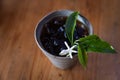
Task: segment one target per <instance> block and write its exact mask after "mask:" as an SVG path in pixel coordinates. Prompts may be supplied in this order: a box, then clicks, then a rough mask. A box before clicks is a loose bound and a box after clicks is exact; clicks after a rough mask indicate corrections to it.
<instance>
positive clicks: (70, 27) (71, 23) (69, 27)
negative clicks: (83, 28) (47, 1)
mask: <svg viewBox="0 0 120 80" xmlns="http://www.w3.org/2000/svg"><path fill="white" fill-rule="evenodd" d="M78 14H79V13H78V12H73V13H72V14H71V15H70V16H69V17H68V18H67V21H66V24H65V25H66V27H65V32H66V34H67V37H68V39H69V41H70V43H71V45H73V35H74V30H75V26H76V19H77V16H78Z"/></svg>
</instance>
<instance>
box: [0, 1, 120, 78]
mask: <svg viewBox="0 0 120 80" xmlns="http://www.w3.org/2000/svg"><path fill="white" fill-rule="evenodd" d="M119 7H120V0H0V80H120V54H119V53H120V8H119ZM60 9H70V10H77V11H80V13H81V14H83V15H84V16H86V17H87V18H88V20H89V21H90V22H91V23H92V25H93V27H94V33H95V34H97V35H99V36H100V37H101V38H103V39H104V40H106V41H108V42H109V43H110V44H112V45H113V46H114V47H115V49H116V51H117V52H118V54H96V53H93V54H92V53H90V54H89V61H88V66H87V69H86V70H84V69H83V68H82V67H81V65H80V64H79V63H77V65H75V66H74V67H73V68H71V69H68V70H60V69H58V68H56V67H54V66H53V65H52V64H51V63H50V61H49V60H48V59H47V58H46V56H44V55H43V54H42V52H41V50H40V49H39V48H38V46H37V45H36V43H35V40H34V29H35V27H36V24H37V22H38V21H39V20H40V19H41V18H42V17H43V16H45V15H46V14H48V13H49V12H51V11H54V10H60Z"/></svg>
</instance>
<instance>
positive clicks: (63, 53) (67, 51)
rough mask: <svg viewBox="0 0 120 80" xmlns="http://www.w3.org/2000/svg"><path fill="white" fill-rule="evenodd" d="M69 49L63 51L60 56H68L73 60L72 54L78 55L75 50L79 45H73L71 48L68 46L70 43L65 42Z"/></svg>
mask: <svg viewBox="0 0 120 80" xmlns="http://www.w3.org/2000/svg"><path fill="white" fill-rule="evenodd" d="M64 43H65V45H66V47H67V49H64V50H62V51H61V52H60V53H59V55H66V56H67V57H70V58H71V59H72V58H73V56H72V53H77V51H75V50H73V49H74V48H75V47H76V46H77V45H73V46H72V47H71V48H70V47H69V46H68V43H67V42H66V41H65V42H64Z"/></svg>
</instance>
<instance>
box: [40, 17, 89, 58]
mask: <svg viewBox="0 0 120 80" xmlns="http://www.w3.org/2000/svg"><path fill="white" fill-rule="evenodd" d="M66 19H67V17H63V16H59V17H54V18H52V19H51V20H50V21H48V22H46V24H44V25H43V29H42V33H41V36H40V40H41V42H42V45H43V47H44V49H45V50H46V51H48V52H49V53H51V54H53V55H56V56H60V55H59V53H60V52H61V51H62V50H63V49H66V46H65V44H64V41H66V42H67V43H68V44H69V46H71V45H70V42H69V40H68V38H67V36H66V33H65V22H66ZM87 35H88V30H87V28H86V26H85V25H84V24H83V23H81V22H79V21H77V23H76V28H75V32H74V40H77V39H79V38H81V37H84V36H87Z"/></svg>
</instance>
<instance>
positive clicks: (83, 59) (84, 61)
mask: <svg viewBox="0 0 120 80" xmlns="http://www.w3.org/2000/svg"><path fill="white" fill-rule="evenodd" d="M78 59H79V62H80V63H81V65H82V66H83V67H84V68H86V66H87V60H88V56H87V53H86V51H85V49H83V48H82V46H81V45H80V44H79V45H78Z"/></svg>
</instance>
